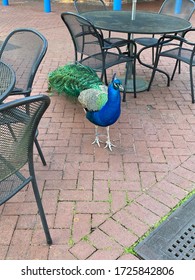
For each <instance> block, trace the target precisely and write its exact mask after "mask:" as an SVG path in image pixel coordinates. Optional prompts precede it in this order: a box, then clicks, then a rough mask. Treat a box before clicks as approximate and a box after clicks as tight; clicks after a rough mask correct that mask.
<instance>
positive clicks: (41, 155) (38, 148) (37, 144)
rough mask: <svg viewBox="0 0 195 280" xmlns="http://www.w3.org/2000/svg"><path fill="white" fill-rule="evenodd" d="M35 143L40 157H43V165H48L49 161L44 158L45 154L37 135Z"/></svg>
mask: <svg viewBox="0 0 195 280" xmlns="http://www.w3.org/2000/svg"><path fill="white" fill-rule="evenodd" d="M34 143H35V145H36V148H37V151H38V153H39V156H40V158H41V161H42V163H43V165H44V166H45V165H47V163H46V161H45V158H44V155H43V152H42V150H41V147H40V145H39V142H38V140H37V137H35V139H34Z"/></svg>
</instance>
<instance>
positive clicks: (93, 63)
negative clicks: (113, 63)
mask: <svg viewBox="0 0 195 280" xmlns="http://www.w3.org/2000/svg"><path fill="white" fill-rule="evenodd" d="M61 18H62V20H63V21H64V23H65V25H66V26H67V28H68V30H69V32H70V34H71V37H72V41H73V44H74V49H75V61H78V54H82V60H79V62H80V63H82V64H83V65H86V66H89V67H91V68H93V69H94V70H95V71H102V69H104V52H103V50H102V48H103V38H102V37H101V35H100V33H99V32H98V31H97V29H96V28H95V27H94V26H93V25H92V24H91V23H90V22H89V21H88V20H87V19H86V18H84V17H82V16H81V15H78V14H74V13H70V12H65V13H62V14H61Z"/></svg>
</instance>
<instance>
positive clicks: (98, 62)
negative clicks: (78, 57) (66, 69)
mask: <svg viewBox="0 0 195 280" xmlns="http://www.w3.org/2000/svg"><path fill="white" fill-rule="evenodd" d="M133 59H134V58H131V57H129V56H127V55H122V54H121V55H120V56H119V54H118V53H113V52H107V53H106V65H105V68H106V69H107V68H110V67H112V66H114V65H116V64H119V63H125V62H129V61H130V60H133ZM79 62H80V63H82V64H83V65H85V66H89V67H91V68H93V69H94V70H95V71H102V54H101V53H99V54H95V55H93V56H90V57H87V58H84V59H83V60H82V61H79Z"/></svg>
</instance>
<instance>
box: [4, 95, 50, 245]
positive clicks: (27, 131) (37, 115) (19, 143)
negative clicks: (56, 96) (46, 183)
mask: <svg viewBox="0 0 195 280" xmlns="http://www.w3.org/2000/svg"><path fill="white" fill-rule="evenodd" d="M49 104H50V98H49V97H48V96H46V95H37V96H29V97H24V98H21V99H17V100H14V101H11V102H7V103H2V104H1V105H0V205H2V204H4V203H5V202H6V201H8V200H9V199H10V198H12V197H13V196H14V195H15V194H16V193H18V192H19V191H20V190H21V189H23V188H24V187H25V186H26V185H28V184H29V183H30V182H31V183H32V187H33V191H34V195H35V199H36V203H37V206H38V210H39V214H40V217H41V221H42V225H43V229H44V232H45V236H46V240H47V243H48V244H52V239H51V236H50V232H49V228H48V225H47V221H46V217H45V213H44V209H43V205H42V202H41V197H40V194H39V190H38V186H37V181H36V176H35V170H34V163H33V144H34V141H33V139H34V137H35V134H36V131H37V126H38V124H39V122H40V120H41V117H42V115H43V114H44V112H45V111H46V109H47V108H48V106H49ZM26 107H28V109H29V111H28V112H29V113H27V111H26ZM9 126H11V127H12V131H13V132H14V135H16V138H15V137H13V136H12V133H11V131H10V129H9ZM26 164H28V170H29V175H28V176H27V175H25V176H24V175H23V172H22V170H21V169H22V168H23V166H25V165H26ZM25 174H26V172H25Z"/></svg>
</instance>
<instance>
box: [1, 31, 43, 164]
mask: <svg viewBox="0 0 195 280" xmlns="http://www.w3.org/2000/svg"><path fill="white" fill-rule="evenodd" d="M47 46H48V44H47V40H46V38H45V37H44V36H43V35H42V34H40V33H39V32H38V31H36V30H34V29H29V28H19V29H15V30H13V31H12V32H11V33H10V34H9V35H8V36H7V37H6V39H5V40H4V42H3V44H2V46H1V48H0V60H2V61H4V62H5V63H7V64H8V65H10V66H11V68H12V69H13V70H14V72H15V75H16V82H15V87H14V89H13V90H12V91H11V92H10V93H9V95H24V96H29V95H30V94H31V91H32V86H33V81H34V78H35V74H36V73H37V70H38V67H39V65H40V63H41V61H42V59H43V58H44V56H45V54H46V51H47ZM35 144H36V147H37V150H38V153H39V155H40V157H41V160H42V163H43V165H46V161H45V158H44V156H43V153H42V150H41V147H40V145H39V142H38V140H37V137H35Z"/></svg>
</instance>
